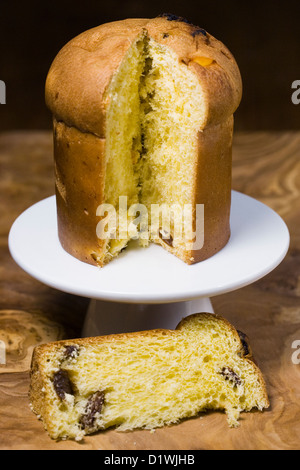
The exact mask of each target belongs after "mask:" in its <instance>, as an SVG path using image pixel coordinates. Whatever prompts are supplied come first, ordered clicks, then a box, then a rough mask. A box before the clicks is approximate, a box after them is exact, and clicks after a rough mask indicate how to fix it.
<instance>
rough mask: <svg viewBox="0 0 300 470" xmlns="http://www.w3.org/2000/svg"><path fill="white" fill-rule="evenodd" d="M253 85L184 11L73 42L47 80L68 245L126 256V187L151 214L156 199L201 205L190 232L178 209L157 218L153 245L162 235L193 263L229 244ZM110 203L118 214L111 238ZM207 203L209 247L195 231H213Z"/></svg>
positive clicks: (72, 249)
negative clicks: (238, 140)
mask: <svg viewBox="0 0 300 470" xmlns="http://www.w3.org/2000/svg"><path fill="white" fill-rule="evenodd" d="M241 92H242V84H241V77H240V73H239V69H238V66H237V64H236V62H235V60H234V58H233V56H232V55H231V53H230V52H229V51H228V49H227V48H226V47H225V46H224V45H223V44H222V43H221V42H219V41H218V40H217V39H215V38H214V37H212V36H211V35H210V34H208V33H207V32H206V31H204V30H203V29H201V28H199V27H197V26H194V25H192V24H190V23H189V22H188V21H187V20H184V19H183V18H178V17H174V16H173V15H162V16H160V17H158V18H155V19H127V20H123V21H117V22H113V23H108V24H104V25H101V26H99V27H96V28H94V29H91V30H89V31H86V32H84V33H83V34H81V35H79V36H78V37H76V38H75V39H73V40H71V41H70V42H69V43H68V44H67V45H66V46H65V47H64V48H63V49H62V50H61V51H60V52H59V54H58V55H57V57H56V58H55V60H54V62H53V64H52V66H51V69H50V71H49V74H48V77H47V83H46V101H47V104H48V107H49V108H50V110H51V111H52V113H53V116H54V151H55V171H56V195H57V209H58V230H59V238H60V241H61V243H62V246H63V247H64V248H65V250H66V251H68V252H69V253H71V254H72V255H73V256H75V257H77V258H78V259H80V260H82V261H84V262H87V263H91V264H96V265H99V266H103V265H104V264H106V263H107V262H108V261H110V260H111V259H112V258H113V257H115V256H117V255H118V254H119V253H120V251H121V250H122V249H124V247H126V246H127V244H128V242H129V240H130V239H131V238H133V235H132V233H125V235H124V233H121V231H120V229H119V225H118V226H116V224H117V222H118V221H119V219H120V218H121V215H122V214H121V209H120V206H119V201H120V199H119V198H120V196H122V197H124V198H126V202H127V206H128V207H132V206H134V205H135V204H142V205H143V206H145V207H146V209H147V211H148V214H150V215H151V208H152V207H154V205H157V206H159V207H160V208H161V207H162V206H163V205H164V204H168V206H169V207H171V206H172V207H175V208H176V207H177V208H179V210H182V211H183V208H184V207H190V212H189V216H188V215H186V214H187V213H185V212H181V213H180V214H179V216H180V217H181V215H182V214H185V215H184V216H186V217H187V218H189V223H190V225H189V226H188V227H190V229H188V228H186V226H184V228H183V230H182V232H181V233H179V232H178V233H179V235H180V236H179V235H178V233H177V232H176V220H177V219H176V217H177V216H174V211H171V212H170V213H169V219H167V221H168V223H167V222H165V220H164V219H163V217H162V216H161V215H160V216H159V217H158V221H156V222H157V223H156V224H151V220H148V222H150V223H149V226H151V229H150V230H149V231H147V230H145V229H144V232H143V235H144V237H141V236H140V240H141V244H142V245H144V246H145V245H147V244H148V243H149V242H151V241H154V242H155V243H158V244H160V245H162V246H163V247H164V248H166V249H167V250H168V251H169V252H171V253H173V254H174V255H176V256H178V257H179V258H181V259H182V260H183V261H185V262H186V263H188V264H193V263H197V262H199V261H202V260H205V259H207V258H209V257H211V256H212V255H214V254H215V253H217V252H218V251H219V250H220V249H222V248H223V247H224V246H225V245H226V243H227V242H228V240H229V237H230V206H231V154H232V134H233V114H234V112H235V110H236V109H237V107H238V105H239V103H240V100H241ZM103 204H109V205H111V206H113V207H114V208H115V209H116V218H115V223H114V224H112V225H109V224H108V227H109V228H105V230H102V231H101V234H102V236H100V235H99V230H98V228H99V222H101V220H102V221H103V217H104V215H107V214H106V213H105V214H104V212H101V211H100V212H99V207H100V206H102V205H103ZM197 205H204V244H203V246H202V244H195V237H194V236H192V235H191V233H192V232H194V233H195V232H196V233H197V230H198V232H199V231H201V230H202V231H203V225H201V227H200V229H199V228H198V225H197V219H196V215H197V213H196V207H197ZM102 207H103V206H102ZM101 217H102V219H101ZM127 217H128V219H127V220H128V224H129V225H130V224H131V226H132V223H133V215H128V214H127ZM150 218H151V217H150ZM178 220H179V219H178ZM152 225H154V229H153V227H152ZM135 227H137V225H136V226H135ZM102 228H103V226H102ZM141 232H142V230H141V231H140V232H139V234H140V235H141ZM104 233H105V236H103V234H104ZM133 234H134V235H135V234H136V233H135V232H134V230H133ZM198 235H199V237H200V239H201V238H202V237H203V233H197V236H198ZM198 241H199V238H198Z"/></svg>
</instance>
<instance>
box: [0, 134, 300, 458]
mask: <svg viewBox="0 0 300 470" xmlns="http://www.w3.org/2000/svg"><path fill="white" fill-rule="evenodd" d="M299 157H300V133H297V132H284V133H241V134H236V135H235V141H234V158H233V160H234V163H233V188H234V189H236V190H238V191H241V192H243V193H245V194H248V195H250V196H253V197H255V198H257V199H259V200H260V201H262V202H264V203H266V204H267V205H269V206H270V207H272V208H273V209H274V210H276V211H277V212H278V213H279V214H280V215H281V216H282V217H283V219H284V220H285V221H286V223H287V225H288V227H289V229H290V233H291V247H290V251H289V254H288V256H287V257H286V259H285V260H284V261H283V263H282V264H281V265H280V266H279V267H278V268H277V269H276V270H275V271H273V273H271V274H270V275H268V276H266V277H265V278H264V279H262V280H261V281H259V282H256V283H255V284H253V285H251V286H249V287H246V288H243V289H240V290H238V291H236V292H233V293H229V294H226V295H222V296H219V297H216V298H214V299H212V301H213V305H214V308H215V311H216V313H218V314H220V315H223V316H225V317H226V318H227V319H228V320H229V321H230V322H232V323H233V324H234V325H235V326H236V327H237V328H238V329H240V330H242V331H244V332H245V333H247V334H248V336H249V337H250V340H251V346H252V349H253V352H254V355H255V358H256V361H257V363H258V364H259V366H260V367H261V370H262V372H263V374H264V376H265V379H266V382H267V387H268V392H269V397H270V401H271V408H270V410H268V411H266V412H264V413H260V412H252V413H247V414H243V416H242V420H241V425H240V427H239V428H238V429H229V428H228V426H227V421H226V417H225V415H224V414H223V413H210V414H207V415H201V416H199V417H198V418H194V419H190V420H186V421H183V422H182V423H180V424H178V425H176V426H171V427H165V428H162V429H159V430H156V431H155V432H153V433H150V432H149V431H135V432H130V433H119V432H116V431H115V430H108V431H105V432H102V433H98V434H96V435H93V436H89V437H86V438H85V440H84V441H83V442H82V443H77V442H74V441H62V442H58V443H57V442H54V441H52V440H51V439H50V438H49V437H48V435H47V433H46V432H44V430H43V426H42V423H41V422H40V421H38V420H37V418H36V417H35V415H34V414H33V413H32V412H31V410H30V408H29V402H28V397H27V394H28V387H29V375H28V371H29V367H30V360H31V354H32V349H33V347H34V346H35V345H37V344H39V343H43V342H47V341H52V340H56V339H62V338H76V337H78V336H80V331H81V326H82V323H83V320H84V316H85V312H86V309H87V306H88V300H87V299H83V298H78V297H74V296H71V295H68V294H64V293H62V292H59V291H57V290H54V289H51V288H49V287H47V286H45V285H43V284H41V283H39V282H38V281H36V280H34V279H32V278H31V277H30V276H29V275H27V274H26V273H24V272H23V271H22V270H21V269H20V268H19V267H18V266H17V265H16V264H15V263H14V261H13V260H12V259H11V257H10V254H9V252H8V247H7V235H8V232H9V229H10V227H11V224H12V223H13V221H14V220H15V218H16V217H17V216H18V215H19V214H20V213H21V212H22V211H23V210H24V209H26V208H27V207H29V206H31V205H32V204H33V203H35V202H37V201H39V200H41V199H43V198H45V197H48V196H50V195H52V194H53V193H54V189H53V188H54V183H53V165H52V136H51V133H49V132H10V133H3V134H0V193H1V198H0V340H2V341H4V343H5V344H6V352H7V357H6V359H7V360H6V365H0V449H1V450H9V449H12V450H23V449H24V450H25V449H26V450H67V449H68V450H96V449H105V450H131V449H134V450H141V449H147V450H201V449H205V450H211V449H212V450H222V449H226V450H230V449H236V450H246V449H255V450H260V449H268V450H269V449H274V450H276V449H279V450H288V449H297V450H299V449H300V439H299V437H300V364H299V365H297V364H293V362H292V354H293V353H295V351H294V350H293V349H292V344H293V342H294V341H296V340H299V341H300V302H299V300H300V197H299V193H300V158H299ZM228 269H230V267H228ZM299 357H300V354H299Z"/></svg>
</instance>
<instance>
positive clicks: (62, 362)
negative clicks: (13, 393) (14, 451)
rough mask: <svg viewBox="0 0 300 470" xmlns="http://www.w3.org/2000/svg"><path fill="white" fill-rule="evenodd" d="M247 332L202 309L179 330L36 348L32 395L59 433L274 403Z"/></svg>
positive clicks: (153, 423) (149, 424) (148, 425)
mask: <svg viewBox="0 0 300 470" xmlns="http://www.w3.org/2000/svg"><path fill="white" fill-rule="evenodd" d="M251 357H252V356H251V351H250V347H249V345H248V342H247V340H246V337H245V335H243V334H241V333H240V334H239V333H238V332H237V331H236V330H235V329H234V328H233V327H232V326H231V325H230V324H229V323H228V322H227V321H226V320H225V319H223V318H221V317H218V316H216V315H212V314H207V313H201V314H196V315H192V316H190V317H187V318H186V319H184V320H183V321H182V322H181V323H180V324H179V326H178V327H177V329H176V330H153V331H145V332H139V333H129V334H119V335H111V336H103V337H95V338H86V339H78V340H68V341H59V342H55V343H49V344H45V345H41V346H38V347H36V348H35V350H34V354H33V361H32V369H31V387H30V401H31V405H32V409H33V411H34V412H35V413H36V414H37V415H39V417H40V418H41V419H42V421H43V423H44V426H45V428H46V430H47V431H48V433H49V435H50V436H51V437H52V438H53V439H66V438H73V439H76V440H80V439H82V438H83V436H84V435H86V434H91V433H94V432H96V431H98V430H104V429H106V428H109V427H112V426H113V427H116V428H117V430H119V431H127V430H133V429H136V428H144V429H154V428H158V427H161V426H164V425H170V424H172V423H177V422H179V421H180V420H181V419H183V418H189V417H192V416H196V415H197V414H198V413H199V412H203V411H206V410H225V412H226V413H227V416H228V421H229V425H230V426H236V425H237V424H238V419H239V416H240V413H241V412H242V411H250V410H252V409H253V408H258V409H259V410H263V409H264V408H267V407H268V406H269V402H268V396H267V392H266V387H265V383H264V380H263V377H262V374H261V372H260V370H259V369H258V367H257V366H256V365H255V363H254V362H253V360H252V359H251Z"/></svg>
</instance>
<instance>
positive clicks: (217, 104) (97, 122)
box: [46, 14, 242, 138]
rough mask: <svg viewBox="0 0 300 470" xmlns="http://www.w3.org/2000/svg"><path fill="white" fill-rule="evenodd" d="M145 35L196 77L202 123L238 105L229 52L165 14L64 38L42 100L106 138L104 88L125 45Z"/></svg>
mask: <svg viewBox="0 0 300 470" xmlns="http://www.w3.org/2000/svg"><path fill="white" fill-rule="evenodd" d="M143 36H145V37H147V36H148V37H151V38H152V39H153V40H155V41H157V42H158V43H160V44H163V45H164V46H166V47H168V48H170V49H171V50H173V51H174V52H175V53H176V54H177V56H178V60H179V62H180V63H182V64H183V66H185V67H188V68H189V69H190V70H192V72H193V73H194V74H195V75H196V76H197V77H198V80H199V83H200V84H201V87H202V90H203V97H204V101H205V119H204V126H203V129H204V128H206V127H209V126H210V125H216V124H218V123H220V122H222V121H224V120H226V119H227V118H228V117H229V116H231V115H232V114H233V113H234V112H235V111H236V109H237V108H238V106H239V104H240V101H241V96H242V81H241V75H240V72H239V68H238V66H237V64H236V61H235V59H234V57H233V55H232V54H231V53H230V52H229V50H228V49H227V48H226V47H225V46H224V44H222V43H221V42H220V41H218V40H217V39H215V38H214V37H213V36H211V35H210V34H208V33H207V32H206V31H205V30H204V29H202V28H199V27H198V26H194V25H192V24H191V23H189V22H188V21H187V20H185V19H183V18H180V17H175V16H174V15H166V14H165V15H162V16H160V17H157V18H154V19H126V20H121V21H115V22H112V23H106V24H103V25H101V26H98V27H96V28H93V29H90V30H88V31H85V32H84V33H82V34H80V35H79V36H77V37H75V38H74V39H72V40H71V41H70V42H68V43H67V44H66V45H65V46H64V47H63V48H62V49H61V51H60V52H59V53H58V55H57V56H56V58H55V59H54V62H53V63H52V65H51V68H50V70H49V73H48V76H47V81H46V103H47V106H48V107H49V109H50V110H51V111H52V113H53V115H54V117H55V118H56V119H57V120H58V121H63V122H64V123H65V124H67V125H68V126H74V127H76V128H77V129H79V130H81V131H83V132H90V133H92V134H95V135H97V136H99V137H101V138H105V118H106V110H107V107H108V104H109V95H108V94H107V93H106V92H107V90H108V87H109V85H110V82H111V79H112V77H113V76H114V74H115V73H116V72H117V71H118V68H119V66H120V64H121V62H122V60H123V58H124V56H125V55H126V53H127V51H128V50H129V48H130V47H131V45H132V44H133V42H134V41H136V40H137V39H138V38H141V37H143Z"/></svg>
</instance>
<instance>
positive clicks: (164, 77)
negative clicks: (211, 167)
mask: <svg viewBox="0 0 300 470" xmlns="http://www.w3.org/2000/svg"><path fill="white" fill-rule="evenodd" d="M202 95H203V92H202V90H201V86H200V83H199V80H198V79H197V77H196V75H195V74H193V73H192V72H191V70H189V69H188V68H187V67H186V65H185V64H183V63H180V62H179V61H178V57H177V56H176V54H175V53H174V52H172V51H171V50H170V49H168V48H167V47H165V46H163V45H161V44H159V43H157V42H156V41H155V40H153V39H151V38H150V37H149V36H148V35H147V34H145V33H142V35H141V36H140V37H139V38H138V39H137V40H136V41H135V42H134V43H133V45H132V46H131V47H130V49H129V50H128V52H127V54H126V56H125V57H124V59H123V61H122V63H121V65H120V67H119V69H118V72H117V73H116V74H115V76H114V77H113V79H112V82H111V84H110V87H109V89H108V91H107V95H106V98H107V100H108V102H109V105H108V111H107V128H106V176H105V183H104V188H105V189H104V193H105V203H106V204H111V205H113V206H114V207H115V208H116V209H117V213H118V215H119V210H120V209H119V198H120V197H126V198H127V206H128V208H129V207H130V206H132V205H134V204H138V203H140V204H142V205H144V206H145V208H146V209H147V214H148V215H147V224H148V227H147V229H146V233H145V232H144V233H143V236H140V243H141V245H143V246H147V245H148V243H149V242H150V241H154V242H157V243H159V244H162V245H163V246H165V247H169V248H170V247H172V249H173V251H175V252H176V254H177V256H179V257H180V258H182V259H184V260H186V258H187V257H188V256H189V253H191V250H192V248H193V243H192V240H191V239H189V238H188V234H189V233H192V231H193V225H192V220H193V219H192V217H191V216H190V220H189V221H188V215H187V214H188V211H187V210H186V211H185V212H184V208H185V207H188V205H190V206H191V207H192V208H194V207H195V196H194V195H195V190H196V188H195V184H196V177H195V174H196V165H197V160H198V139H197V137H198V132H199V130H201V126H203V122H204V116H205V111H204V109H203V108H204V100H203V97H202ZM152 205H159V206H160V208H163V207H165V208H166V207H168V208H170V210H169V212H168V213H165V216H164V217H163V214H162V212H160V213H158V217H157V219H158V220H157V223H155V224H154V223H153V222H154V221H153V220H152V218H151V213H153V211H152ZM171 208H172V209H171ZM176 208H177V210H178V216H177V220H178V221H179V217H180V221H179V223H178V224H177V225H176V223H175V219H176ZM184 215H185V217H186V220H185V221H184V220H183V221H182V219H183V217H184ZM137 217H138V214H136V219H137ZM117 220H119V219H117ZM133 220H134V217H133V216H132V217H130V215H128V218H127V225H128V226H129V225H130V223H133ZM183 222H184V223H183ZM188 227H190V229H188ZM129 228H130V227H129ZM185 228H186V230H185ZM175 229H176V230H175ZM102 233H104V232H102ZM105 233H106V236H107V243H106V246H105V248H106V251H104V252H103V251H101V254H100V256H99V257H98V262H99V264H100V265H101V264H106V262H108V261H110V260H111V258H113V257H115V256H118V254H119V253H120V251H121V250H123V249H124V247H126V245H127V244H128V242H129V241H130V239H131V235H130V234H131V233H132V235H133V236H135V235H136V234H137V233H139V234H140V235H141V227H140V226H137V227H136V230H134V227H133V226H132V228H131V231H130V230H128V236H127V238H123V239H122V238H121V237H120V234H119V232H118V230H117V231H115V225H114V224H112V233H111V234H110V233H109V232H108V231H106V232H105ZM110 235H112V238H110Z"/></svg>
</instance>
